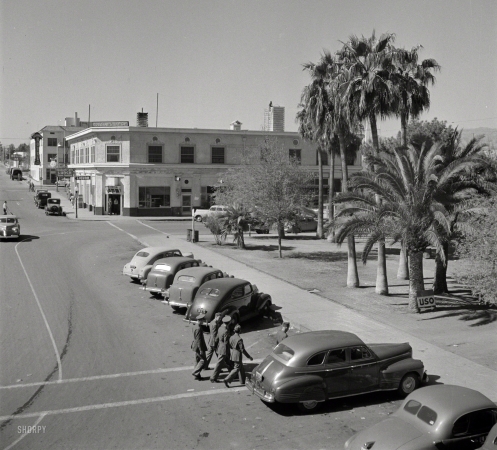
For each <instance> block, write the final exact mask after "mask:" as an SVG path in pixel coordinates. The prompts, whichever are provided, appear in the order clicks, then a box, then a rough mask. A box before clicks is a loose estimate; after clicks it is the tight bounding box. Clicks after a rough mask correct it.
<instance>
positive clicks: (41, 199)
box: [34, 190, 52, 208]
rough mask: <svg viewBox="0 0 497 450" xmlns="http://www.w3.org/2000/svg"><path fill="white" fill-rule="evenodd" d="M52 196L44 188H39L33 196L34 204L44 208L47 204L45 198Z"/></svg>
mask: <svg viewBox="0 0 497 450" xmlns="http://www.w3.org/2000/svg"><path fill="white" fill-rule="evenodd" d="M49 198H52V194H51V193H50V192H48V191H46V190H40V191H37V192H36V195H35V197H34V200H35V205H36V207H37V208H44V207H45V206H46V205H47V200H48V199H49Z"/></svg>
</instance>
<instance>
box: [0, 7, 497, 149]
mask: <svg viewBox="0 0 497 450" xmlns="http://www.w3.org/2000/svg"><path fill="white" fill-rule="evenodd" d="M373 30H375V31H376V34H377V35H380V34H382V33H385V32H388V33H395V35H396V40H395V45H396V46H397V47H405V48H411V47H413V46H415V45H418V44H421V45H422V46H423V50H422V51H421V53H420V56H421V58H422V59H425V58H435V59H436V60H437V61H438V63H439V64H440V65H441V66H442V70H441V71H440V72H439V73H437V74H436V84H435V86H433V87H431V88H430V90H431V107H430V109H429V111H427V112H425V113H423V115H422V116H421V119H422V120H431V119H432V118H434V117H437V118H438V119H441V120H446V121H447V122H448V123H449V124H451V125H453V126H458V127H459V128H466V129H467V128H478V127H491V128H497V1H496V0H426V1H425V0H392V1H390V0H375V1H371V0H364V1H359V0H343V1H342V0H340V1H339V0H327V1H326V0H300V1H299V0H245V1H238V0H209V1H205V0H196V1H193V0H71V1H67V0H0V38H1V41H0V61H1V65H2V67H1V72H0V142H1V143H2V144H3V145H4V146H5V145H9V144H11V143H13V144H14V145H15V146H18V145H19V144H20V143H23V142H29V137H30V135H31V134H32V133H34V132H35V131H38V130H40V129H41V128H43V127H44V126H46V125H63V124H64V118H66V117H74V113H75V112H77V113H78V116H79V117H80V118H81V120H88V115H89V111H90V119H91V121H114V120H115V121H129V122H130V125H131V126H135V125H136V114H137V112H139V111H142V108H143V111H144V112H148V114H149V126H155V125H156V123H157V125H158V126H159V127H172V128H213V129H229V125H230V123H231V122H233V121H234V120H239V121H240V122H242V129H247V130H261V129H262V126H263V123H264V109H265V108H267V107H268V104H269V102H270V101H272V102H273V105H279V106H284V107H285V131H296V130H297V124H296V122H295V114H296V112H297V109H298V103H299V100H300V95H301V92H302V89H303V87H304V86H305V85H307V84H308V83H309V82H310V78H309V75H308V73H307V72H305V71H303V70H302V64H304V63H306V62H317V61H318V60H319V58H320V56H321V54H322V52H323V50H329V51H331V52H335V51H336V50H338V49H339V48H340V47H341V43H340V41H346V40H347V39H348V37H349V36H350V35H351V34H355V35H358V36H361V35H364V36H370V35H371V34H372V32H373ZM157 94H158V108H157ZM399 128H400V121H399V120H398V119H390V120H387V121H385V122H383V123H381V124H380V134H381V135H382V136H392V135H395V134H396V133H397V132H398V130H399Z"/></svg>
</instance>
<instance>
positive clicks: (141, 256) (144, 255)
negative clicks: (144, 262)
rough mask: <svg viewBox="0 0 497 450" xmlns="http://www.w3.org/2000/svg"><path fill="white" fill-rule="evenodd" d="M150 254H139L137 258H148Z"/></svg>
mask: <svg viewBox="0 0 497 450" xmlns="http://www.w3.org/2000/svg"><path fill="white" fill-rule="evenodd" d="M148 255H150V253H147V252H138V253H137V254H136V255H135V256H138V257H140V258H146V257H147V256H148Z"/></svg>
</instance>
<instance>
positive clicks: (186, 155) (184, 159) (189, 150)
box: [181, 145, 195, 164]
mask: <svg viewBox="0 0 497 450" xmlns="http://www.w3.org/2000/svg"><path fill="white" fill-rule="evenodd" d="M194 162H195V147H192V146H186V145H182V146H181V163H182V164H193V163H194Z"/></svg>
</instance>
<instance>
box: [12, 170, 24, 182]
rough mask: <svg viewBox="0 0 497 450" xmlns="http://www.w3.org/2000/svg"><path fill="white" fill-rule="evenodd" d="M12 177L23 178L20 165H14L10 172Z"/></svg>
mask: <svg viewBox="0 0 497 450" xmlns="http://www.w3.org/2000/svg"><path fill="white" fill-rule="evenodd" d="M10 179H11V180H19V181H20V180H22V170H21V169H19V168H18V167H14V168H13V169H12V171H11V172H10Z"/></svg>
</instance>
